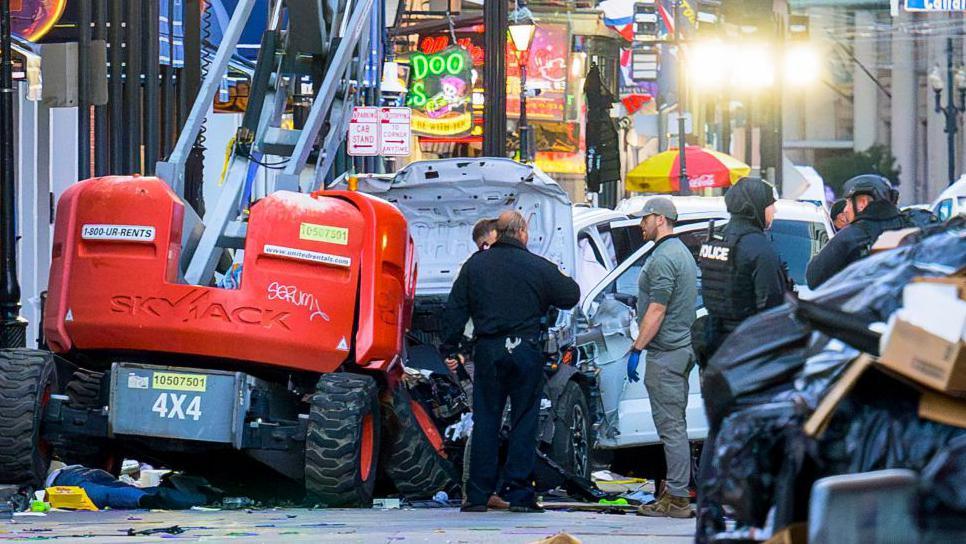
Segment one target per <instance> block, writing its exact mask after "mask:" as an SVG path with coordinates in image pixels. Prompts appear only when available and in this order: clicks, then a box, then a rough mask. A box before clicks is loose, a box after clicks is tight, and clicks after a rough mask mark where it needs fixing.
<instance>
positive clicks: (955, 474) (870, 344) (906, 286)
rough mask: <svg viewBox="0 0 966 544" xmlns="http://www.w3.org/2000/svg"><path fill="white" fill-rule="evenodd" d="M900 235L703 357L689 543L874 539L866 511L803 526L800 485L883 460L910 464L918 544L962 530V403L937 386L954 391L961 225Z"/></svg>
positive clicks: (844, 477)
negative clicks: (701, 452) (701, 459)
mask: <svg viewBox="0 0 966 544" xmlns="http://www.w3.org/2000/svg"><path fill="white" fill-rule="evenodd" d="M914 239H915V241H912V242H911V241H910V239H909V238H908V237H907V238H906V240H905V242H904V243H908V244H910V245H906V246H903V247H901V248H898V249H896V250H894V251H891V252H887V253H879V254H876V255H873V256H871V257H869V258H867V259H865V260H862V261H859V262H857V263H855V264H853V265H852V266H850V267H849V268H847V269H846V270H844V271H843V272H842V273H840V274H838V275H837V276H835V277H834V278H833V279H832V280H830V281H828V282H827V283H826V284H824V285H823V286H822V288H821V289H820V290H818V291H817V292H815V293H814V295H813V296H812V297H810V298H811V299H810V300H808V301H789V303H788V304H786V305H784V306H782V307H779V308H776V309H774V310H771V311H769V312H765V313H763V314H760V315H758V316H755V317H753V318H750V319H748V320H747V321H745V322H744V323H743V324H742V325H741V327H739V329H737V330H736V331H735V333H734V334H732V336H731V337H729V338H728V340H727V341H726V342H725V343H724V344H723V345H722V347H721V349H720V350H719V351H718V352H717V353H716V355H715V356H714V357H713V358H712V359H711V361H710V362H709V363H708V367H707V368H706V369H705V371H704V376H703V383H702V389H703V391H704V394H705V400H706V405H707V411H708V416H709V423H710V425H711V429H710V432H709V437H708V441H707V442H706V443H705V446H704V448H705V449H706V450H707V451H709V452H713V454H712V455H707V456H706V457H705V461H708V462H707V463H704V464H703V466H702V468H701V474H699V475H698V478H697V480H698V485H699V496H700V502H699V505H698V525H697V535H696V539H697V542H699V543H705V542H713V541H720V540H721V539H723V538H744V539H753V540H767V539H768V538H771V537H775V538H776V539H779V540H775V541H776V542H794V543H797V542H803V541H804V540H801V539H800V538H801V536H802V535H805V534H808V535H809V542H830V541H831V540H827V539H823V538H822V537H821V536H820V535H819V533H818V531H819V530H822V531H824V533H823V534H825V535H829V534H859V535H861V534H865V535H866V536H869V535H872V534H874V533H875V531H880V533H879V534H880V535H881V534H883V533H881V531H883V530H885V529H884V527H885V525H883V524H885V523H887V521H886V520H883V519H882V518H881V517H880V518H862V516H859V515H853V516H838V517H836V516H831V517H830V518H829V519H828V520H826V521H824V522H823V523H821V524H815V526H810V525H807V521H808V513H809V507H810V498H814V492H813V487H812V484H813V483H816V482H820V484H818V485H817V486H816V488H815V489H818V488H819V485H821V486H825V487H822V489H826V488H827V489H829V490H830V491H829V493H832V494H835V493H839V494H843V493H845V492H844V491H842V489H843V488H842V487H838V486H840V485H841V486H845V487H844V488H846V489H849V490H854V489H856V488H857V487H858V486H860V485H861V484H860V482H865V481H869V480H870V479H872V480H873V481H875V479H876V478H884V477H885V478H888V477H892V476H891V473H885V474H883V473H880V472H878V471H883V470H884V469H910V470H911V471H913V472H912V474H913V476H914V478H915V484H914V485H913V488H914V493H915V494H916V500H915V501H914V504H915V505H916V507H917V509H916V511H914V512H912V514H911V515H912V516H913V517H912V518H911V519H912V520H913V523H918V525H919V528H920V529H921V530H923V531H924V534H925V535H926V540H924V541H930V540H929V539H930V538H934V537H937V535H942V536H941V537H939V539H938V540H936V541H951V540H949V538H951V537H950V536H949V535H951V534H954V533H955V534H957V538H961V537H962V536H963V534H962V533H961V531H962V530H963V529H962V527H961V520H962V516H964V515H966V417H964V414H966V401H963V400H962V399H960V398H957V397H954V396H952V394H957V395H958V394H961V392H962V391H963V390H964V389H966V357H964V353H966V349H964V340H966V334H964V333H966V302H964V301H966V228H964V225H963V224H962V222H958V223H957V222H954V223H953V224H950V225H948V226H947V227H946V230H944V231H940V232H935V231H934V232H930V233H925V234H922V233H921V234H920V236H918V237H914ZM937 308H941V310H937ZM955 414H958V415H955ZM829 476H835V477H838V478H840V480H831V482H829V481H828V480H822V479H823V478H825V477H829ZM839 482H845V483H844V484H840V483H839ZM883 489H884V488H883V487H881V486H880V487H879V488H878V490H877V491H875V492H879V493H883V492H884V491H883ZM897 492H898V491H897ZM872 493H874V491H869V492H868V493H866V494H865V495H863V496H865V497H866V499H864V500H866V501H871V500H872V498H871V497H872ZM833 498H834V497H833ZM838 498H839V499H841V500H851V499H847V498H846V497H845V496H844V495H840V496H839V497H838ZM856 500H858V499H856ZM811 506H812V508H817V507H818V505H816V504H812V505H811ZM855 508H859V506H858V503H855V504H854V508H853V510H854V509H855ZM855 511H856V512H858V510H855ZM860 518H861V519H860ZM876 519H878V521H875V520H876ZM954 520H957V521H954ZM836 523H838V524H851V525H849V526H847V527H846V526H843V525H835V524H836ZM836 529H838V530H840V531H848V532H838V533H836ZM957 529H958V531H960V532H959V533H956V530H957ZM857 531H858V532H857ZM863 531H865V533H863ZM950 531H953V533H950ZM781 539H785V540H781ZM857 541H862V538H861V537H859V540H857ZM866 541H868V540H866Z"/></svg>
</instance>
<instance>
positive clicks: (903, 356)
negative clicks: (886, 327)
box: [879, 319, 966, 395]
mask: <svg viewBox="0 0 966 544" xmlns="http://www.w3.org/2000/svg"><path fill="white" fill-rule="evenodd" d="M879 362H880V363H881V364H882V365H884V366H886V367H887V368H889V369H890V370H893V371H895V372H897V373H898V374H901V375H902V376H905V377H907V378H909V379H911V380H913V381H915V382H917V383H919V384H922V385H925V386H926V387H930V388H932V389H935V390H937V391H942V392H945V393H949V394H952V395H966V346H964V343H963V341H962V340H960V341H958V342H950V341H949V340H946V339H944V338H941V337H939V336H937V335H934V334H932V333H930V332H928V331H926V330H924V329H921V328H919V327H916V326H915V325H912V324H910V323H907V322H905V321H903V320H901V319H898V320H896V321H895V323H894V324H893V326H892V329H891V332H890V333H889V339H888V343H887V344H886V346H885V349H884V350H883V352H882V355H881V357H880V361H879Z"/></svg>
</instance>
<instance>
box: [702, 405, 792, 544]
mask: <svg viewBox="0 0 966 544" xmlns="http://www.w3.org/2000/svg"><path fill="white" fill-rule="evenodd" d="M804 414H805V410H803V407H802V406H801V405H798V404H796V403H794V402H780V403H770V404H764V405H761V406H754V407H751V408H747V409H745V410H741V411H738V412H735V413H733V414H731V415H730V416H728V417H727V418H726V419H725V420H724V421H722V422H721V425H720V427H719V430H718V432H717V434H716V435H715V438H714V439H713V444H708V443H707V442H706V443H705V447H706V448H707V447H712V448H714V451H713V455H711V456H710V457H709V458H708V461H709V466H707V467H702V469H701V478H699V480H698V512H697V515H698V520H697V532H696V534H695V537H696V541H697V542H699V543H703V542H711V541H713V540H714V535H715V534H717V533H720V532H722V531H723V530H724V529H725V526H724V514H725V511H726V509H727V511H728V513H729V515H730V516H731V517H732V518H733V519H734V520H735V521H737V522H738V523H739V524H740V525H742V526H746V527H764V526H765V522H766V517H767V515H768V511H769V510H770V509H771V507H772V505H773V504H775V502H776V501H775V500H774V499H775V495H776V492H780V493H782V494H785V495H786V498H787V495H788V494H793V493H794V490H795V489H796V487H797V484H796V477H797V475H798V473H799V470H800V468H801V465H802V462H803V460H804V457H805V441H804V440H803V435H802V433H801V426H802V424H803V422H804V418H805V415H804ZM782 502H785V501H782ZM792 510H794V508H792Z"/></svg>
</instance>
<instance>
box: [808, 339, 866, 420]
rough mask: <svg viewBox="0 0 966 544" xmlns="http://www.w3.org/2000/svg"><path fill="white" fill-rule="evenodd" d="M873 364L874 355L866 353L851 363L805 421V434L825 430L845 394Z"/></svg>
mask: <svg viewBox="0 0 966 544" xmlns="http://www.w3.org/2000/svg"><path fill="white" fill-rule="evenodd" d="M870 366H872V357H871V356H869V355H866V354H862V355H860V356H859V357H858V358H857V359H855V360H854V361H852V362H851V363H849V366H848V368H846V369H845V372H844V373H843V374H842V377H841V378H839V379H838V381H836V382H835V385H833V386H832V388H831V389H829V392H828V393H827V394H826V395H825V396H824V397H822V400H821V401H820V402H819V403H818V406H817V407H815V411H814V412H812V415H811V416H809V418H808V420H806V421H805V434H807V435H808V436H811V437H817V436H819V435H821V434H822V433H823V432H825V428H826V427H828V422H829V420H830V419H831V418H832V413H833V412H835V408H836V407H837V406H838V405H839V403H840V402H842V399H843V398H845V395H848V394H849V391H851V390H852V387H854V386H855V382H857V381H859V378H860V377H861V376H862V374H864V373H865V370H866V369H867V368H869V367H870Z"/></svg>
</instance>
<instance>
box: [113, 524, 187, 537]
mask: <svg viewBox="0 0 966 544" xmlns="http://www.w3.org/2000/svg"><path fill="white" fill-rule="evenodd" d="M184 532H185V530H184V529H182V528H181V527H179V526H177V525H172V526H170V527H157V528H155V529H142V530H140V531H135V530H134V529H128V530H127V536H149V535H158V534H167V535H180V534H182V533H184Z"/></svg>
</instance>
